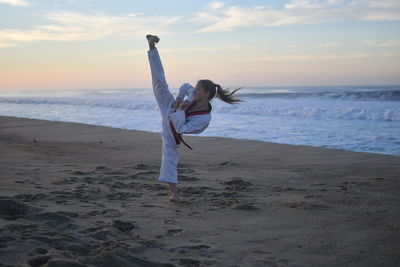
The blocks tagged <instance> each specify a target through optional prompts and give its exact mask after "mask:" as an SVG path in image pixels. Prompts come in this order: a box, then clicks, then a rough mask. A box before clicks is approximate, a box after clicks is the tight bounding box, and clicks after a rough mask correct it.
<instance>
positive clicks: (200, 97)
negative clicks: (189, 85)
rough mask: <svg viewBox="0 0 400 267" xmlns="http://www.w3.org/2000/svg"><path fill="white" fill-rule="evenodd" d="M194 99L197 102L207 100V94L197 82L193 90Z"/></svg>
mask: <svg viewBox="0 0 400 267" xmlns="http://www.w3.org/2000/svg"><path fill="white" fill-rule="evenodd" d="M194 99H195V100H197V101H204V100H205V99H207V100H208V92H207V91H206V90H204V88H203V86H202V85H201V83H199V82H198V83H197V84H196V90H194Z"/></svg>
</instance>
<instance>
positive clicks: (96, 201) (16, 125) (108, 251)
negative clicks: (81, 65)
mask: <svg viewBox="0 0 400 267" xmlns="http://www.w3.org/2000/svg"><path fill="white" fill-rule="evenodd" d="M185 140H186V141H187V142H188V143H189V144H190V145H191V146H192V147H193V148H194V151H190V150H188V149H186V147H184V146H181V148H180V153H181V154H180V165H179V184H178V190H179V193H180V195H181V196H182V197H183V198H184V201H183V202H182V203H173V202H170V201H168V189H167V186H166V184H163V183H160V182H159V181H158V172H159V167H160V161H161V139H160V135H159V134H156V133H148V132H141V131H132V130H122V129H116V128H107V127H99V126H90V125H85V124H76V123H64V122H51V121H44V120H31V119H22V118H13V117H0V266H104V267H105V266H107V267H109V266H123V267H126V266H381V265H382V266H399V265H400V208H399V207H400V205H399V203H400V157H396V156H388V155H379V154H372V153H358V152H349V151H344V150H336V149H324V148H316V147H307V146H292V145H284V144H275V143H269V142H259V141H249V140H239V139H228V138H210V137H192V136H186V138H185Z"/></svg>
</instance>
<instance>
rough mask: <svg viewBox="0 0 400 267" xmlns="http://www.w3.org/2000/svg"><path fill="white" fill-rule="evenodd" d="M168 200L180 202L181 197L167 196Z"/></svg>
mask: <svg viewBox="0 0 400 267" xmlns="http://www.w3.org/2000/svg"><path fill="white" fill-rule="evenodd" d="M169 201H171V202H181V198H180V197H175V198H174V197H170V198H169Z"/></svg>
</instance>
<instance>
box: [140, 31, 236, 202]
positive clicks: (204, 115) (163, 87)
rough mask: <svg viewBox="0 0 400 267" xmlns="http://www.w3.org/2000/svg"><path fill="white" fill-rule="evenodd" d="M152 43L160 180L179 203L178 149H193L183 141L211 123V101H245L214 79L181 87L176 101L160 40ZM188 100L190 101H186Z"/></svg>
mask: <svg viewBox="0 0 400 267" xmlns="http://www.w3.org/2000/svg"><path fill="white" fill-rule="evenodd" d="M146 38H147V41H148V43H149V51H148V57H149V62H150V69H151V76H152V82H153V91H154V95H155V97H156V100H157V103H158V106H159V108H160V113H161V121H162V122H161V125H162V130H161V136H162V162H161V168H160V177H159V180H160V181H162V182H166V183H168V184H169V190H170V200H171V201H179V200H180V199H179V196H178V192H177V188H176V184H177V182H178V181H177V178H178V170H177V167H178V160H179V154H178V147H179V144H180V143H181V142H182V143H184V144H185V145H186V146H187V147H188V148H190V149H192V148H191V147H190V146H189V145H188V144H186V143H185V141H183V139H182V136H181V135H182V134H199V133H201V132H203V131H204V130H205V129H206V128H207V127H208V124H209V123H210V120H211V109H212V107H211V104H210V101H211V100H212V99H213V98H214V97H218V98H219V99H221V100H222V101H224V102H226V103H229V104H235V103H237V102H240V101H242V100H240V99H236V98H234V97H233V96H232V95H233V94H234V93H235V92H236V91H237V90H238V89H236V90H233V91H228V90H224V89H222V87H221V86H220V85H218V84H214V83H213V82H212V81H210V80H199V81H198V82H197V84H196V88H194V87H193V86H191V85H190V84H188V83H185V84H183V85H182V86H181V87H180V88H179V94H178V96H177V97H176V99H175V98H174V96H173V95H172V94H171V92H170V91H169V89H168V84H167V82H166V80H165V75H164V69H163V66H162V63H161V59H160V55H159V54H158V50H157V48H156V47H155V44H156V43H158V42H159V40H160V39H159V38H158V37H157V36H154V35H147V36H146ZM185 97H186V99H185Z"/></svg>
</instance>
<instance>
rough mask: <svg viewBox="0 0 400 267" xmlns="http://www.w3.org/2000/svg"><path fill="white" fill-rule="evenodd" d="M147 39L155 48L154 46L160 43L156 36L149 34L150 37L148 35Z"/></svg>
mask: <svg viewBox="0 0 400 267" xmlns="http://www.w3.org/2000/svg"><path fill="white" fill-rule="evenodd" d="M146 38H147V41H148V42H149V45H150V46H154V44H156V43H158V42H159V41H160V38H158V37H157V36H156V35H151V34H148V35H146Z"/></svg>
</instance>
